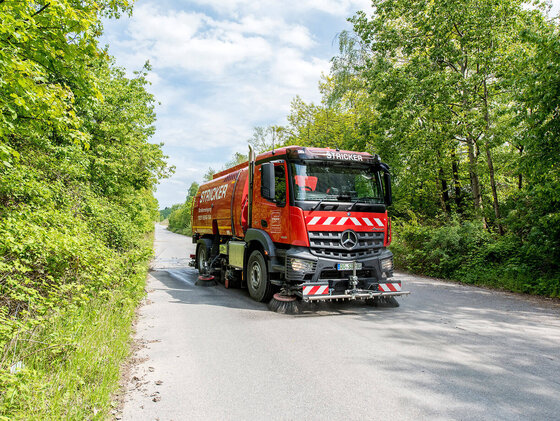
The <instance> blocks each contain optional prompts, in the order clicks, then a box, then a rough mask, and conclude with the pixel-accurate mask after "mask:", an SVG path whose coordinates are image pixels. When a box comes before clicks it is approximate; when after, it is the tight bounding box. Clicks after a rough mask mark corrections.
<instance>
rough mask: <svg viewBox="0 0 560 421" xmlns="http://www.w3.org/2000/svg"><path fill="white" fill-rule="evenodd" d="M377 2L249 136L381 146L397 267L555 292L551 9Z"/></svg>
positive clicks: (183, 219) (559, 41)
mask: <svg viewBox="0 0 560 421" xmlns="http://www.w3.org/2000/svg"><path fill="white" fill-rule="evenodd" d="M372 4H373V7H374V10H375V11H376V12H375V14H374V15H373V16H367V15H366V14H365V13H357V14H356V15H355V16H353V17H351V18H350V21H351V23H352V24H353V31H350V32H344V33H342V34H340V36H339V43H340V53H339V55H337V56H336V57H334V58H333V59H332V68H331V72H330V74H328V75H325V76H324V78H323V79H322V81H321V83H320V89H321V93H322V101H321V103H320V104H312V103H305V102H304V101H302V100H301V99H300V98H295V99H294V100H293V102H292V108H291V112H290V114H289V115H288V116H287V121H288V124H287V125H284V126H269V127H257V128H255V130H254V134H253V137H252V138H251V139H249V140H248V143H251V144H253V146H255V148H256V150H257V151H261V152H262V151H265V150H269V149H270V148H271V147H272V144H273V142H274V144H275V145H276V146H282V145H301V146H318V147H331V148H334V147H339V148H341V149H346V150H354V151H367V152H370V153H376V154H379V155H380V156H381V158H382V159H383V160H384V161H385V162H387V163H388V164H389V165H390V167H391V170H392V175H393V182H394V186H393V193H394V204H393V205H392V206H391V207H390V208H389V214H390V216H392V218H393V231H394V237H393V244H392V247H391V248H392V250H393V252H394V254H395V261H396V265H397V267H398V268H400V269H404V270H407V271H411V272H414V273H418V274H425V275H431V276H436V277H441V278H447V279H451V280H457V281H461V282H465V283H471V284H481V285H487V286H492V287H496V288H503V289H507V290H510V291H516V292H524V293H531V294H540V295H545V296H550V297H559V296H560V270H559V269H560V212H559V204H560V203H559V201H560V169H559V168H560V33H559V27H558V18H553V19H551V18H549V17H548V16H547V15H546V13H545V10H546V8H545V6H544V5H543V4H540V3H534V2H532V3H529V2H524V1H518V0H483V1H481V0H472V1H471V0H466V1H460V2H457V1H446V0H444V1H438V2H433V1H428V0H420V1H415V2H409V1H405V0H374V1H373V2H372ZM246 159H247V156H246V155H244V154H243V153H239V152H238V153H236V154H235V156H233V157H232V159H231V160H230V161H229V162H227V163H226V164H225V165H224V167H223V168H222V169H225V168H228V167H230V166H233V165H235V164H237V163H240V162H243V161H245V160H246ZM214 172H215V171H214V169H212V168H209V170H208V172H207V174H206V175H205V176H204V179H203V181H205V180H209V179H211V177H212V175H213V173H214ZM197 188H198V183H196V182H195V183H193V184H192V185H191V188H190V189H189V192H188V195H187V198H186V201H185V203H183V204H177V205H174V206H173V207H171V208H166V209H164V210H162V211H161V213H160V214H161V218H162V219H165V218H168V219H169V227H170V229H171V230H173V231H175V232H179V233H183V234H189V233H190V217H191V207H192V198H193V197H194V194H195V193H196V190H197Z"/></svg>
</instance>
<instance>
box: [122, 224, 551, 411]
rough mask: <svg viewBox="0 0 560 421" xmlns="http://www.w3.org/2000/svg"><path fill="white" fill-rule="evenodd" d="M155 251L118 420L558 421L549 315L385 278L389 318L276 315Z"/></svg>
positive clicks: (164, 241)
mask: <svg viewBox="0 0 560 421" xmlns="http://www.w3.org/2000/svg"><path fill="white" fill-rule="evenodd" d="M155 249H156V259H155V261H154V263H153V271H151V273H150V275H149V279H148V294H147V299H146V303H145V305H144V306H143V307H141V309H140V315H139V320H138V324H137V334H136V339H137V341H138V343H140V344H141V345H142V346H141V347H140V349H139V350H138V351H137V353H136V355H135V358H134V360H133V361H134V362H135V364H134V366H133V367H132V368H131V373H130V379H129V382H128V383H127V385H126V388H127V393H126V396H125V404H124V410H123V413H122V417H123V419H125V420H135V421H136V420H162V421H163V420H176V421H178V420H265V419H266V420H268V419H270V420H366V419H367V420H389V419H397V420H420V419H422V420H427V419H429V420H436V419H442V420H450V419H457V420H498V419H501V420H559V419H560V305H558V303H554V302H550V301H546V300H542V299H532V298H524V297H520V296H517V295H514V294H506V293H501V292H495V291H490V290H486V289H481V288H474V287H469V286H462V285H456V284H452V283H445V282H440V281H437V280H434V279H430V278H425V277H416V276H410V275H405V274H397V278H399V279H401V280H402V282H403V286H404V287H405V289H408V290H410V291H411V292H412V294H411V295H410V296H409V297H403V298H400V299H399V301H400V303H401V306H400V307H399V308H374V307H370V306H368V305H365V304H362V303H359V302H351V303H333V304H328V305H325V306H324V307H322V308H321V309H320V310H318V311H309V312H307V313H305V314H302V315H296V316H289V315H283V314H277V313H273V312H271V311H269V310H268V308H267V307H266V305H265V304H260V303H256V302H254V301H252V300H251V298H250V297H249V295H248V293H247V291H246V290H232V289H230V290H227V289H225V288H224V287H223V286H221V285H219V286H216V287H209V288H204V287H197V286H195V285H194V283H195V281H196V279H197V273H196V271H195V270H194V269H193V268H190V267H188V266H187V263H188V260H189V259H188V257H187V256H188V255H189V254H190V253H192V252H193V246H192V244H191V243H190V238H187V237H184V236H180V235H177V234H173V233H170V232H168V231H166V230H165V229H164V228H162V227H161V226H159V225H158V226H157V227H156V243H155Z"/></svg>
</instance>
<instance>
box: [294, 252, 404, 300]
mask: <svg viewBox="0 0 560 421" xmlns="http://www.w3.org/2000/svg"><path fill="white" fill-rule="evenodd" d="M392 257H393V254H392V253H391V252H390V251H389V250H387V249H380V250H379V251H378V252H377V253H376V254H375V256H371V257H366V258H361V259H360V258H358V259H356V260H355V262H356V263H359V264H361V269H359V270H356V272H355V274H354V271H353V270H338V269H337V265H338V264H339V263H351V262H353V261H352V260H336V259H329V258H325V257H318V256H315V255H314V254H312V253H311V252H310V251H309V249H307V248H303V247H302V248H294V249H291V250H289V251H288V253H287V254H286V269H285V279H286V283H287V285H289V289H290V290H291V293H293V294H295V295H298V296H299V297H301V298H302V299H303V300H304V301H319V300H323V301H324V300H338V299H343V300H344V299H350V300H354V299H368V298H372V299H373V298H376V297H381V296H395V295H397V296H398V295H407V294H409V292H408V291H402V289H401V284H400V282H398V281H392V280H390V279H389V278H391V277H392V276H393V271H392V268H391V270H387V269H384V268H383V266H382V264H381V262H382V261H384V260H386V259H392ZM292 259H300V260H305V261H308V262H312V264H309V265H307V266H309V267H308V268H307V269H306V270H305V271H294V270H293V267H292V266H294V265H292V264H291V261H292ZM298 266H302V265H298Z"/></svg>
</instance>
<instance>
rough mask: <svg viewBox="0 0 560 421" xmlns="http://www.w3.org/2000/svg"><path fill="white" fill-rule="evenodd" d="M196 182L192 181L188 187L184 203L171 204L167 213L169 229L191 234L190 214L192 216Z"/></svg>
mask: <svg viewBox="0 0 560 421" xmlns="http://www.w3.org/2000/svg"><path fill="white" fill-rule="evenodd" d="M198 187H199V186H198V183H197V182H192V183H191V186H190V187H189V192H188V194H187V199H186V200H185V203H183V204H180V205H173V206H172V207H171V213H170V215H169V230H171V231H173V232H176V233H179V234H184V235H191V234H192V229H191V216H192V205H193V199H194V196H195V195H196V192H197V191H198Z"/></svg>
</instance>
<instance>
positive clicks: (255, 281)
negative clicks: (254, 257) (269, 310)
mask: <svg viewBox="0 0 560 421" xmlns="http://www.w3.org/2000/svg"><path fill="white" fill-rule="evenodd" d="M251 286H252V287H253V289H254V290H255V291H256V290H258V289H259V287H260V286H261V265H259V262H254V263H253V266H251Z"/></svg>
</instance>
